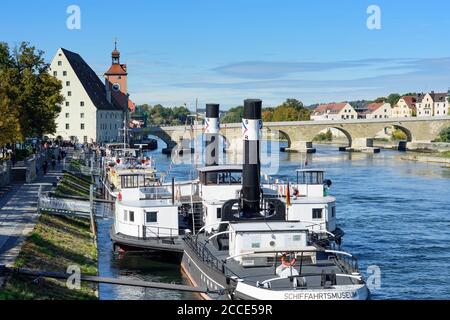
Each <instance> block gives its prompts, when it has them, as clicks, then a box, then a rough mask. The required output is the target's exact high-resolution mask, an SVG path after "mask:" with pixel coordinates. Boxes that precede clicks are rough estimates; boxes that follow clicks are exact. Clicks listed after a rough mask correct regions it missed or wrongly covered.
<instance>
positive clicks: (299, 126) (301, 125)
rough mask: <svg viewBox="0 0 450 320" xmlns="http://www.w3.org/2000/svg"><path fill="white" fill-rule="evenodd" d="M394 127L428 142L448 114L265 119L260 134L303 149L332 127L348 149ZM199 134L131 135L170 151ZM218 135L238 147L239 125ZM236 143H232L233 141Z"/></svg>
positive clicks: (187, 130) (181, 130) (152, 130)
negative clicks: (157, 140) (157, 141)
mask: <svg viewBox="0 0 450 320" xmlns="http://www.w3.org/2000/svg"><path fill="white" fill-rule="evenodd" d="M388 127H394V128H397V129H400V130H401V131H403V132H404V133H405V135H406V137H407V141H408V142H431V141H432V140H434V139H436V138H437V137H438V136H439V133H440V132H441V130H442V129H444V128H446V127H450V116H447V117H433V118H431V117H430V118H416V117H413V118H389V119H358V120H339V121H298V122H297V121H292V122H266V123H264V129H263V134H264V135H267V136H269V137H270V136H271V137H276V136H279V138H280V139H282V140H287V141H288V148H287V149H286V151H291V152H305V151H308V150H309V149H311V148H312V147H313V146H312V141H313V139H314V137H316V136H317V135H318V134H319V133H320V132H321V131H323V130H326V129H329V128H334V129H337V130H339V131H341V132H342V133H343V134H344V135H345V136H346V137H347V139H348V141H349V145H348V147H349V148H355V149H356V148H364V147H370V146H371V145H370V141H371V140H372V139H373V138H375V136H376V135H377V134H378V133H379V132H380V131H382V130H383V129H385V128H388ZM202 133H203V128H200V127H199V128H198V129H193V128H191V127H184V126H180V127H156V126H155V127H147V128H142V129H134V130H133V134H134V136H137V137H139V136H145V135H153V136H156V137H159V138H160V139H161V140H163V141H164V142H165V143H166V144H167V148H168V149H169V150H170V149H172V148H173V147H175V146H176V145H177V144H179V143H180V142H181V141H183V140H189V139H193V138H194V137H195V136H199V135H201V134H202ZM221 135H222V136H223V138H224V139H225V140H226V142H227V145H228V146H229V147H230V149H233V147H234V146H236V147H237V148H240V147H241V144H239V141H240V140H241V139H242V133H241V124H240V123H234V124H222V126H221ZM235 142H236V143H235Z"/></svg>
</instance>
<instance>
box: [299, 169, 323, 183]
mask: <svg viewBox="0 0 450 320" xmlns="http://www.w3.org/2000/svg"><path fill="white" fill-rule="evenodd" d="M297 184H307V185H321V184H323V171H307V170H305V171H302V170H300V171H297Z"/></svg>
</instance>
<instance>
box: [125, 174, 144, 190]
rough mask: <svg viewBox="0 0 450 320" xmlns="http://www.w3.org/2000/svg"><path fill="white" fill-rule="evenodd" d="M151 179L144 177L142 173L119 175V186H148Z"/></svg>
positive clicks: (126, 187) (129, 187)
mask: <svg viewBox="0 0 450 320" xmlns="http://www.w3.org/2000/svg"><path fill="white" fill-rule="evenodd" d="M151 185H152V179H148V177H147V178H146V177H145V176H144V175H138V174H132V175H123V176H120V186H121V187H122V188H123V189H131V188H139V187H150V186H151Z"/></svg>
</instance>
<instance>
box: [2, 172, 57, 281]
mask: <svg viewBox="0 0 450 320" xmlns="http://www.w3.org/2000/svg"><path fill="white" fill-rule="evenodd" d="M41 170H42V169H41ZM61 175H62V172H61V166H59V165H57V166H56V169H55V170H54V171H52V170H50V171H49V172H48V173H47V175H46V176H39V178H38V179H37V180H36V181H35V182H33V183H30V184H15V185H13V186H12V188H11V191H9V192H8V193H7V194H5V195H4V196H3V197H2V198H0V265H2V264H3V265H7V266H10V265H12V264H14V261H15V259H16V258H17V256H18V254H19V252H20V248H21V246H22V244H23V241H24V240H25V239H26V236H27V235H28V234H29V233H31V232H32V231H33V229H34V226H35V224H36V221H37V218H38V214H37V200H38V193H39V188H40V186H42V192H47V191H50V190H51V189H52V185H53V182H56V181H57V177H58V176H61ZM1 285H2V280H1V279H0V286H1Z"/></svg>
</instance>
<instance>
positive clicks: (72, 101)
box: [50, 48, 128, 143]
mask: <svg viewBox="0 0 450 320" xmlns="http://www.w3.org/2000/svg"><path fill="white" fill-rule="evenodd" d="M115 51H117V50H115ZM117 61H118V60H117ZM113 65H114V59H113ZM50 73H51V74H52V75H53V76H55V77H56V78H58V79H59V80H60V81H61V82H62V86H63V89H62V95H63V96H64V98H65V101H64V102H63V103H62V106H61V113H60V114H59V116H58V117H57V119H56V123H57V129H56V133H55V135H54V136H53V138H56V137H59V136H60V137H62V138H63V139H64V140H67V141H69V140H70V141H73V142H78V143H93V142H96V143H105V142H113V141H120V140H121V138H120V135H121V131H120V130H121V129H122V128H123V125H124V115H125V114H126V112H127V108H128V95H127V94H124V96H126V97H127V101H126V104H125V102H123V103H118V102H117V99H115V97H114V96H112V95H111V94H110V93H109V92H108V93H107V90H106V88H105V83H108V80H107V79H106V82H105V83H103V82H102V81H101V80H100V78H99V77H98V76H97V75H96V73H95V72H94V71H93V70H92V69H91V67H90V66H89V65H88V64H87V63H86V62H85V61H84V60H83V58H82V57H81V56H80V55H78V54H77V53H74V52H71V51H68V50H66V49H62V48H60V49H58V51H57V52H56V55H55V57H54V58H53V60H52V62H51V65H50ZM124 76H125V79H126V74H125V75H124ZM108 91H109V90H108ZM116 91H118V92H119V93H120V88H117V90H116ZM124 100H125V99H124Z"/></svg>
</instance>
